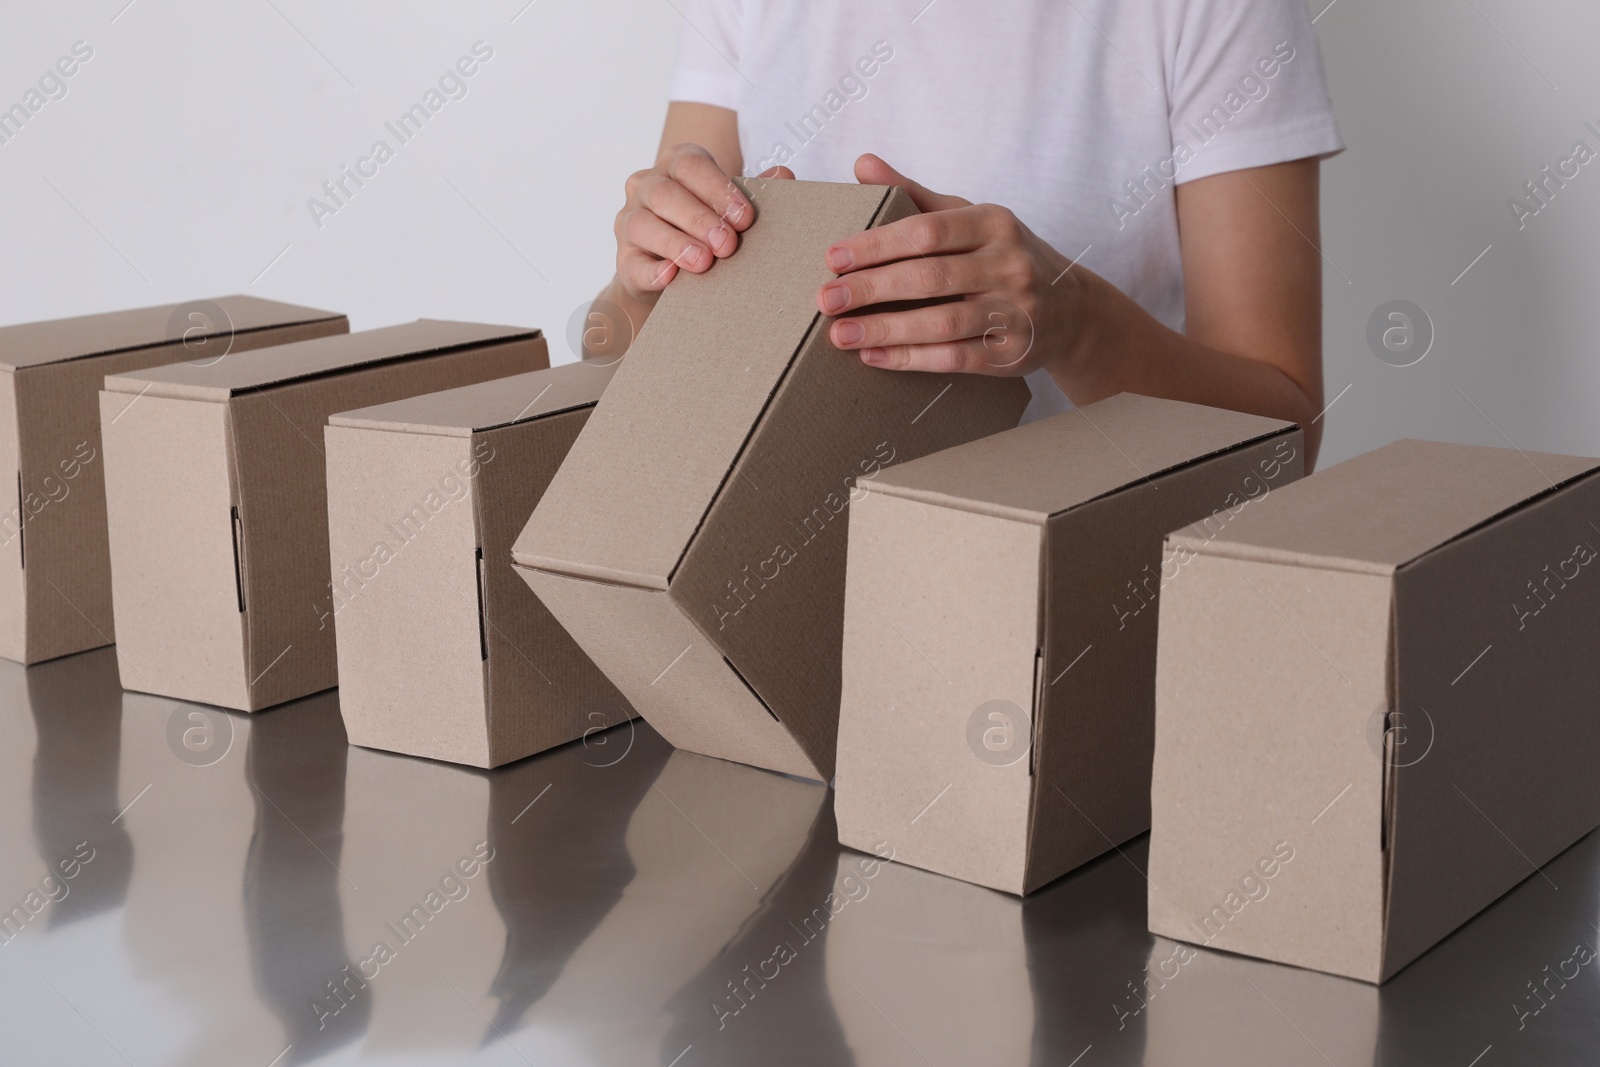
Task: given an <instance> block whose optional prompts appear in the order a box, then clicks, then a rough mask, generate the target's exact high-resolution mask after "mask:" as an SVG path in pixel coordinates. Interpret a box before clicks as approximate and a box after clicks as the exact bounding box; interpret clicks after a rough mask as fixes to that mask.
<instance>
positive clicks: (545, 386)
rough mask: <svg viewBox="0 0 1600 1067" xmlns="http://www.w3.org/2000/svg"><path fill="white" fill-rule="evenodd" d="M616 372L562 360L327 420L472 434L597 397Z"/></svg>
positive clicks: (568, 408)
mask: <svg viewBox="0 0 1600 1067" xmlns="http://www.w3.org/2000/svg"><path fill="white" fill-rule="evenodd" d="M615 372H616V365H615V364H600V363H587V362H581V361H580V362H577V363H566V364H563V365H562V366H559V367H550V368H548V369H547V370H536V371H529V372H528V373H526V374H514V375H512V376H511V377H509V378H495V379H493V380H491V381H487V382H478V383H477V384H476V385H463V386H461V387H460V388H458V389H446V390H444V391H443V392H439V393H424V394H423V395H421V396H413V397H408V398H406V399H405V400H396V401H394V402H393V403H389V404H378V405H377V406H375V407H370V408H357V409H356V410H355V411H343V412H340V413H339V414H337V415H334V416H332V417H331V418H329V419H328V424H329V425H330V426H351V427H355V428H357V429H366V430H389V431H392V432H394V433H420V434H432V435H437V436H443V437H471V436H472V435H473V434H474V433H476V432H477V431H479V430H491V429H494V428H495V427H497V426H509V425H511V424H512V423H516V422H530V421H532V420H534V419H539V418H543V417H544V416H546V415H555V414H559V413H560V412H563V411H571V410H573V409H574V408H581V407H587V406H589V405H590V404H593V403H594V402H595V401H597V400H599V399H600V394H601V393H602V392H604V391H605V387H606V383H607V382H609V381H610V380H611V376H612V374H614V373H615Z"/></svg>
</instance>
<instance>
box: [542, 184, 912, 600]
mask: <svg viewBox="0 0 1600 1067" xmlns="http://www.w3.org/2000/svg"><path fill="white" fill-rule="evenodd" d="M748 188H749V192H750V194H751V199H752V200H753V201H754V203H755V205H756V211H757V219H756V222H755V224H754V225H753V226H751V227H750V229H748V230H747V231H745V232H744V233H743V234H741V235H740V248H739V251H738V252H737V253H736V254H734V255H733V256H731V257H730V258H728V259H726V260H722V261H720V262H718V263H717V264H716V265H715V266H714V267H712V268H711V270H709V271H707V272H706V273H705V274H687V273H682V274H679V275H678V276H677V277H676V278H674V279H673V282H672V284H671V285H670V286H668V287H667V289H666V292H665V293H663V294H662V297H661V300H660V302H659V303H658V304H657V305H656V307H655V310H654V311H653V312H652V313H651V315H650V319H649V321H648V322H647V323H646V324H645V326H644V328H643V329H641V330H640V331H639V336H638V337H637V338H636V339H635V340H634V343H633V346H632V348H630V349H629V352H628V355H627V357H626V358H625V359H624V360H623V362H622V366H621V367H619V368H618V370H617V374H616V377H615V378H614V379H613V380H612V382H611V385H610V387H609V388H608V389H607V390H606V394H605V397H604V398H603V399H602V400H601V401H600V404H599V406H598V407H596V408H595V412H594V414H593V415H592V416H590V418H589V422H588V423H587V424H586V425H585V426H584V429H583V433H582V434H581V435H580V436H579V438H578V440H577V443H576V444H575V445H574V446H573V448H572V451H571V452H570V453H568V455H567V461H566V463H565V464H563V465H562V467H561V470H560V471H559V472H558V473H557V474H556V477H555V480H554V481H553V482H551V483H550V488H549V489H548V490H547V491H546V493H545V496H544V499H543V500H542V501H541V502H540V504H539V507H538V509H537V510H536V511H535V512H534V514H533V517H532V518H531V519H530V520H529V522H528V526H527V528H526V529H524V530H523V532H522V536H521V537H520V538H518V540H517V544H516V547H515V549H514V550H513V555H514V557H515V558H516V559H517V561H518V562H520V563H523V564H525V565H528V566H534V567H541V568H544V569H547V570H553V571H558V572H561V573H566V574H574V575H579V576H583V577H589V578H596V579H600V580H603V581H615V582H623V583H626V584H631V585H638V586H642V587H645V588H653V589H664V588H666V586H667V582H668V580H669V578H670V576H671V574H672V572H673V570H674V569H675V568H676V567H677V564H678V561H679V560H680V559H681V558H682V557H683V554H684V552H685V550H686V549H687V548H688V546H689V545H690V543H691V542H692V541H693V540H694V538H695V536H696V534H697V532H698V531H699V529H700V524H701V521H702V520H703V519H704V517H705V515H706V512H707V509H708V508H709V507H710V506H711V504H712V502H713V501H714V500H715V499H716V498H717V495H718V493H719V492H720V491H721V487H722V484H723V482H724V481H725V480H726V479H727V477H728V475H729V472H730V471H731V470H732V468H733V465H734V463H735V461H736V460H737V458H738V456H739V453H740V451H741V450H742V449H743V448H744V445H745V442H746V440H747V439H748V438H749V436H750V433H751V431H752V429H753V428H754V427H755V426H756V425H757V424H758V423H759V422H760V421H761V418H762V416H763V413H764V412H765V410H766V407H767V404H768V402H769V401H770V400H771V398H772V395H773V393H774V391H775V390H776V389H777V387H778V385H779V383H780V382H782V381H783V378H784V375H785V374H786V372H787V371H788V368H789V365H790V363H791V361H792V360H793V359H794V356H795V353H796V352H797V351H799V349H800V347H801V345H802V344H803V343H804V342H805V339H806V338H807V336H808V335H809V334H810V332H811V331H812V330H813V329H814V328H816V324H817V321H818V319H819V318H820V315H819V314H818V312H817V304H816V294H817V290H818V289H819V288H820V287H821V286H822V284H823V283H824V282H826V281H827V280H828V279H830V278H832V277H833V272H831V271H830V270H828V267H827V264H826V263H825V262H824V259H823V255H824V253H825V252H826V250H827V248H828V246H829V245H831V244H832V243H834V242H835V241H838V240H840V239H842V238H844V237H848V236H849V235H851V234H853V233H858V232H860V231H861V230H864V229H866V228H867V227H869V226H871V225H872V224H873V221H874V220H875V219H877V218H878V217H879V215H880V213H881V212H882V211H883V209H884V206H885V205H886V203H888V201H889V198H890V195H891V190H889V189H887V188H884V187H881V186H861V185H843V184H833V183H825V182H796V181H767V182H751V183H749V186H748ZM894 195H897V196H902V197H903V196H904V195H905V194H904V193H902V192H898V191H895V192H894ZM817 402H818V403H823V402H834V403H845V402H848V398H844V397H838V398H831V399H830V398H819V399H818V400H817ZM803 446H804V442H796V448H797V451H799V450H803ZM801 454H803V452H801Z"/></svg>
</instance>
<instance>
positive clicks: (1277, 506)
mask: <svg viewBox="0 0 1600 1067" xmlns="http://www.w3.org/2000/svg"><path fill="white" fill-rule="evenodd" d="M1597 467H1600V459H1588V458H1584V457H1580V456H1562V455H1556V454H1554V453H1550V452H1521V451H1518V450H1517V449H1513V448H1489V447H1485V446H1482V445H1454V444H1445V443H1443V442H1439V441H1414V440H1401V441H1396V442H1394V443H1393V444H1390V445H1385V446H1384V447H1383V448H1380V449H1377V450H1376V451H1373V452H1368V453H1366V454H1364V455H1360V456H1357V457H1355V458H1354V459H1349V460H1346V461H1345V462H1343V463H1340V464H1338V465H1336V466H1333V467H1329V468H1328V469H1327V470H1325V471H1321V472H1320V473H1318V474H1315V475H1313V476H1311V477H1310V478H1306V479H1304V480H1302V481H1299V482H1294V483H1292V484H1290V485H1286V486H1284V487H1283V488H1281V489H1274V490H1273V491H1272V493H1271V494H1270V495H1269V496H1268V497H1263V498H1261V499H1260V500H1257V501H1255V502H1254V503H1253V504H1252V505H1251V506H1250V507H1248V508H1245V509H1244V510H1243V511H1241V512H1240V513H1239V514H1238V515H1236V516H1234V517H1233V518H1232V519H1231V521H1230V522H1229V523H1228V525H1227V527H1226V529H1225V530H1224V531H1223V533H1222V534H1221V535H1220V536H1218V537H1215V538H1208V537H1205V536H1202V535H1201V534H1199V533H1198V532H1195V533H1189V532H1180V533H1177V534H1174V535H1173V540H1174V541H1175V542H1179V543H1182V544H1184V545H1186V546H1187V547H1189V548H1191V549H1193V550H1195V551H1199V552H1204V553H1207V554H1211V555H1226V556H1233V557H1237V558H1245V559H1264V560H1270V561H1275V562H1283V563H1305V564H1311V565H1317V566H1333V567H1338V568H1341V569H1346V570H1360V571H1369V572H1372V573H1380V574H1381V573H1390V572H1392V571H1394V570H1395V569H1396V568H1397V567H1400V566H1403V565H1404V564H1406V563H1409V562H1411V561H1412V560H1414V559H1417V558H1418V557H1420V556H1423V555H1425V554H1426V553H1428V552H1429V551H1431V550H1433V549H1435V548H1437V547H1439V546H1440V545H1442V544H1445V543H1446V542H1448V541H1452V540H1454V539H1455V538H1457V537H1459V536H1461V535H1462V534H1464V533H1467V532H1468V531H1470V530H1472V529H1475V528H1476V527H1478V526H1481V525H1483V524H1484V523H1487V522H1489V521H1491V520H1493V519H1495V518H1497V517H1499V516H1501V515H1503V514H1505V513H1506V512H1508V511H1511V510H1513V509H1515V508H1517V507H1520V506H1521V505H1523V504H1526V503H1527V502H1528V501H1530V500H1532V499H1534V498H1535V497H1539V496H1542V495H1544V494H1546V493H1549V492H1551V491H1552V490H1553V489H1555V488H1558V487H1560V486H1561V485H1563V484H1565V483H1567V482H1570V481H1572V480H1573V479H1575V478H1579V477H1581V476H1583V475H1584V474H1586V473H1588V472H1589V471H1593V470H1595V469H1596V468H1597Z"/></svg>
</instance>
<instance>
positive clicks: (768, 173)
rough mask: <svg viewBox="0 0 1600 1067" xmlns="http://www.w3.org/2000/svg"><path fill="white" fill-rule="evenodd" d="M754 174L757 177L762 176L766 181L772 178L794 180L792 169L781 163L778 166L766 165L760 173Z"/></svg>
mask: <svg viewBox="0 0 1600 1067" xmlns="http://www.w3.org/2000/svg"><path fill="white" fill-rule="evenodd" d="M756 176H757V177H758V178H764V179H766V180H767V181H773V180H777V181H786V182H792V181H794V171H792V170H790V169H789V168H788V167H785V166H781V165H780V166H776V167H768V168H767V169H766V170H764V171H762V172H761V173H760V174H758V175H756Z"/></svg>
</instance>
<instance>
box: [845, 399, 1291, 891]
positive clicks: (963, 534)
mask: <svg viewBox="0 0 1600 1067" xmlns="http://www.w3.org/2000/svg"><path fill="white" fill-rule="evenodd" d="M1303 453H1304V442H1303V437H1302V435H1301V433H1300V430H1299V429H1298V428H1297V427H1295V426H1293V425H1291V424H1289V423H1285V422H1280V421H1278V420H1276V419H1267V418H1262V417H1259V416H1256V415H1244V414H1240V413H1238V412H1233V411H1222V410H1218V409H1215V408H1207V407H1201V406H1199V405H1195V404H1183V403H1178V402H1176V401H1171V400H1156V399H1151V398H1149V397H1143V396H1135V395H1132V394H1127V393H1124V394H1121V395H1119V396H1114V397H1111V398H1110V399H1108V400H1103V401H1101V402H1099V403H1097V404H1091V405H1089V406H1087V407H1085V408H1081V409H1078V410H1076V411H1071V412H1068V413H1066V414H1064V415H1058V416H1055V417H1054V418H1050V419H1045V420H1042V421H1040V422H1036V423H1030V424H1029V425H1027V426H1021V427H1018V428H1016V429H1014V430H1010V431H1008V432H1006V433H1002V434H997V435H995V436H993V437H990V438H986V439H984V440H981V441H974V442H972V443H970V444H966V445H962V446H960V447H958V448H952V449H948V450H947V451H944V452H940V453H937V454H935V455H932V456H928V457H926V458H923V459H920V460H916V461H913V462H910V463H904V464H901V465H900V466H897V467H892V468H890V469H889V470H886V471H884V472H883V473H882V474H881V475H879V476H878V477H877V478H876V479H874V480H873V481H872V483H871V485H870V488H869V489H867V491H866V493H865V495H864V496H862V497H861V498H860V499H858V500H857V501H856V503H855V504H854V506H853V507H852V509H851V518H850V553H849V557H850V558H849V569H848V587H847V591H846V593H845V631H844V689H843V700H842V704H841V710H840V724H839V762H838V775H839V776H838V780H837V783H836V790H837V796H836V799H835V802H834V807H835V812H836V814H837V817H838V821H839V840H840V842H841V843H843V844H846V845H850V846H852V847H854V848H860V849H866V850H872V849H873V848H875V846H876V845H877V843H879V842H882V841H888V842H890V843H891V844H892V845H893V846H894V850H895V854H894V858H895V859H896V860H899V861H901V862H905V863H909V864H912V865H914V866H917V867H923V868H926V869H928V870H931V871H937V872H939V873H941V874H946V875H950V876H953V877H956V878H961V879H963V880H965V881H969V882H975V883H977V884H979V885H984V886H989V887H990V888H993V889H999V890H1002V891H1005V892H1008V893H1016V894H1024V893H1030V892H1032V891H1033V890H1034V889H1037V888H1038V887H1039V886H1041V885H1044V884H1045V883H1047V882H1050V881H1052V880H1054V879H1055V878H1057V877H1059V876H1060V875H1062V874H1064V873H1065V872H1066V871H1068V870H1071V869H1072V868H1073V867H1076V866H1078V865H1080V864H1082V863H1084V862H1086V861H1088V860H1090V859H1092V858H1094V857H1095V856H1098V855H1100V854H1101V853H1103V852H1105V851H1106V850H1107V849H1110V848H1112V847H1114V846H1116V845H1118V844H1121V843H1122V842H1123V841H1126V840H1128V839H1129V838H1131V837H1133V836H1135V835H1137V834H1140V833H1143V832H1144V831H1145V830H1146V829H1147V828H1148V827H1149V825H1150V751H1151V745H1152V743H1153V733H1154V717H1155V663H1156V610H1155V604H1154V601H1155V600H1156V599H1157V592H1158V590H1159V588H1160V585H1161V576H1162V558H1161V544H1162V539H1163V538H1164V537H1165V536H1166V533H1167V531H1169V530H1171V529H1172V528H1173V527H1175V526H1180V525H1183V524H1184V523H1188V522H1194V521H1197V520H1200V519H1206V520H1207V521H1208V522H1210V523H1212V525H1213V526H1221V525H1224V524H1226V523H1227V522H1228V521H1229V520H1230V519H1231V518H1232V517H1233V514H1234V513H1235V512H1238V511H1242V510H1247V509H1248V508H1250V507H1259V506H1260V503H1259V501H1260V499H1262V498H1264V497H1265V496H1266V495H1268V494H1269V493H1272V492H1274V491H1275V490H1277V489H1279V488H1280V487H1282V486H1284V485H1286V484H1287V483H1289V482H1291V481H1293V480H1295V479H1296V478H1298V477H1300V474H1301V472H1302V470H1303V464H1304V460H1303Z"/></svg>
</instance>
